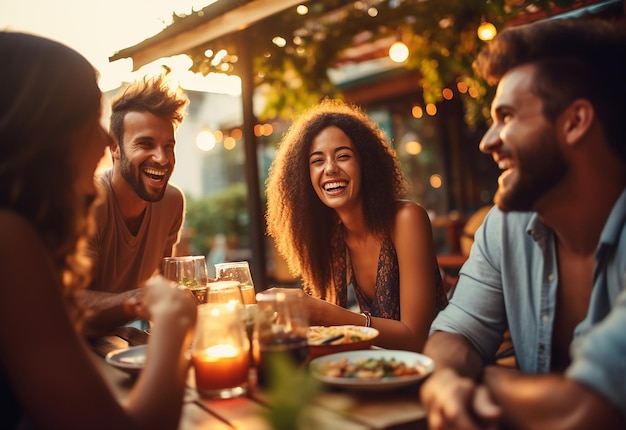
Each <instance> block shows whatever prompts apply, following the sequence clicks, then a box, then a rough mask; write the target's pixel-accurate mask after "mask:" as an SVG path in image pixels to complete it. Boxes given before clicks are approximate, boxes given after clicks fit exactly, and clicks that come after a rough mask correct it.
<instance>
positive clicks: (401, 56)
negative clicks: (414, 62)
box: [389, 40, 409, 63]
mask: <svg viewBox="0 0 626 430" xmlns="http://www.w3.org/2000/svg"><path fill="white" fill-rule="evenodd" d="M389 58H391V60H392V61H394V62H396V63H404V62H405V61H406V60H407V58H409V48H408V46H406V45H405V44H404V42H402V41H401V40H398V41H396V42H394V43H393V44H392V45H391V46H390V47H389Z"/></svg>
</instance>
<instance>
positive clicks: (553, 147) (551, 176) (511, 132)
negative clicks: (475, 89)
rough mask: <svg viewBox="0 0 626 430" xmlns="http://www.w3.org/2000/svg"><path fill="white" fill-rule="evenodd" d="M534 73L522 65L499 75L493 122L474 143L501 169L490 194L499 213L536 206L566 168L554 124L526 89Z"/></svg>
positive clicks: (534, 208) (540, 101)
mask: <svg viewBox="0 0 626 430" xmlns="http://www.w3.org/2000/svg"><path fill="white" fill-rule="evenodd" d="M534 73H535V68H534V67H533V66H532V65H525V66H521V67H517V68H515V69H513V70H511V71H510V72H508V73H507V74H506V75H505V76H504V77H503V78H502V80H501V81H500V83H499V85H498V89H497V91H496V95H495V98H494V100H493V104H492V106H491V117H492V120H493V124H492V125H491V127H490V128H489V130H488V131H487V133H485V136H484V137H483V139H482V141H481V143H480V150H481V151H482V152H484V153H487V154H488V153H490V154H492V156H493V159H494V160H495V162H496V163H497V164H498V167H500V169H502V171H503V172H502V174H501V175H500V177H499V178H498V190H497V192H496V195H495V197H494V202H495V203H496V205H498V207H499V208H500V209H501V210H503V211H527V210H536V209H537V207H538V205H540V203H541V198H542V197H543V196H545V195H546V193H547V192H548V191H549V190H550V189H552V188H553V187H554V186H556V185H557V184H558V183H559V182H560V181H561V179H562V178H563V176H564V175H565V173H566V172H567V163H566V161H565V159H564V157H563V154H562V153H561V150H560V147H559V142H558V139H557V133H556V130H555V127H554V124H553V123H552V122H550V121H549V120H548V119H547V118H546V117H545V115H544V114H543V111H542V109H543V102H542V100H541V99H540V98H539V97H538V96H537V95H535V94H533V93H532V92H531V86H532V82H533V77H534Z"/></svg>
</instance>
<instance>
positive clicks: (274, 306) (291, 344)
mask: <svg viewBox="0 0 626 430" xmlns="http://www.w3.org/2000/svg"><path fill="white" fill-rule="evenodd" d="M256 300H257V309H256V324H255V330H254V341H253V348H254V356H255V359H256V360H257V361H258V362H257V383H258V385H259V387H261V388H268V387H270V386H271V383H272V381H271V380H272V375H273V373H274V372H273V370H272V369H273V366H275V365H276V363H284V362H290V363H291V364H292V365H293V366H294V368H296V369H297V368H303V367H304V365H305V364H306V363H307V361H308V359H309V345H308V339H307V332H308V328H309V319H308V313H307V309H306V306H305V302H304V300H305V293H304V292H303V291H302V290H300V289H295V288H294V289H292V288H273V289H270V290H266V291H262V292H260V293H258V294H257V295H256Z"/></svg>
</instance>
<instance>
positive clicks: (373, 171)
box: [266, 99, 408, 297]
mask: <svg viewBox="0 0 626 430" xmlns="http://www.w3.org/2000/svg"><path fill="white" fill-rule="evenodd" d="M330 126H335V127H337V128H339V129H341V130H342V131H343V132H344V133H345V134H346V135H347V136H348V137H349V138H350V140H351V141H352V144H353V145H354V147H355V150H356V153H357V157H358V160H359V162H360V164H361V172H362V173H361V175H362V178H361V183H362V189H361V194H362V199H363V211H364V214H363V215H364V219H365V224H366V226H367V228H368V229H369V230H370V231H371V232H372V233H373V234H374V235H375V236H378V237H382V236H384V235H387V234H390V232H391V230H392V228H393V224H394V220H395V210H394V209H393V208H395V207H396V202H397V200H398V199H399V198H402V197H404V196H405V195H406V193H407V188H408V184H407V182H406V180H405V179H404V177H403V175H402V173H401V171H400V167H399V163H398V159H397V157H396V153H395V151H394V150H393V149H392V148H391V146H390V143H389V141H388V140H387V138H386V136H385V134H384V132H383V131H382V130H381V129H380V127H378V125H377V124H375V123H374V122H373V121H372V120H371V119H370V118H369V117H368V115H367V114H366V113H365V112H364V111H363V110H362V109H360V108H359V107H357V106H354V105H350V104H346V103H343V102H340V101H336V100H330V99H326V100H323V101H322V102H321V103H319V104H318V105H316V106H314V107H312V108H310V109H309V110H307V111H306V112H305V113H303V114H302V115H301V116H300V117H299V118H298V120H296V121H295V122H294V123H293V124H292V125H291V127H290V128H289V130H288V131H287V132H286V134H285V135H284V136H283V138H282V140H281V142H280V144H279V147H278V150H277V153H276V158H275V160H274V161H273V163H272V165H271V166H270V169H269V177H268V179H267V182H266V185H267V187H266V193H267V214H266V219H267V228H268V234H269V235H270V236H271V237H273V238H274V240H275V242H276V246H277V249H278V251H279V252H280V254H281V255H282V256H283V257H284V258H285V260H286V262H287V265H288V267H289V269H290V271H291V272H292V274H294V275H296V276H302V280H303V283H304V285H305V287H306V288H307V289H309V290H312V291H314V292H316V293H317V294H316V295H318V296H320V297H324V296H325V295H326V294H325V291H326V290H327V289H328V288H332V279H333V276H332V258H333V257H332V255H331V252H330V249H331V242H332V240H333V237H335V234H336V233H337V228H338V223H339V218H338V216H337V215H336V213H335V211H334V210H333V209H331V208H329V207H327V206H326V205H324V204H323V203H322V202H321V201H320V199H319V198H318V196H317V195H316V194H315V191H314V189H313V186H312V184H311V178H310V175H309V161H308V160H309V151H310V148H311V144H312V142H313V140H314V139H315V137H316V136H317V135H318V134H319V133H320V132H321V131H322V130H324V129H325V128H327V127H330Z"/></svg>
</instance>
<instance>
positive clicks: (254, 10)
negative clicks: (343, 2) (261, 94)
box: [109, 0, 308, 70]
mask: <svg viewBox="0 0 626 430" xmlns="http://www.w3.org/2000/svg"><path fill="white" fill-rule="evenodd" d="M221 1H224V0H221ZM307 2H308V0H280V1H277V0H254V1H251V2H249V3H246V4H244V5H242V6H239V7H236V8H234V9H231V10H229V11H227V12H225V13H223V14H221V15H219V16H217V17H214V18H212V19H210V20H208V21H206V22H204V23H202V24H200V25H198V26H196V27H193V28H190V29H184V30H181V31H180V32H174V33H175V34H172V35H169V36H168V37H167V38H160V39H162V40H155V38H152V39H146V40H145V41H143V42H141V43H139V44H137V45H135V46H131V47H129V48H125V49H123V50H121V51H119V52H117V53H115V54H114V55H112V56H111V57H110V58H109V61H115V60H119V59H122V58H128V57H131V58H132V59H133V70H137V69H139V68H140V67H141V66H144V65H146V64H148V63H151V62H153V61H156V60H158V59H159V58H163V57H170V56H173V55H178V54H181V53H184V52H189V51H190V50H192V49H193V48H195V47H197V46H199V45H202V44H204V43H207V42H210V41H213V40H215V39H217V38H219V37H222V36H225V35H227V34H232V33H236V32H239V31H241V30H244V29H246V28H247V27H249V26H250V25H252V24H254V23H255V22H258V21H260V20H262V19H264V18H267V17H268V16H272V15H274V14H276V13H278V12H281V11H283V10H285V9H288V8H290V7H292V6H296V5H299V4H303V3H307ZM175 26H176V23H174V24H173V25H172V26H171V27H175ZM166 30H167V29H166Z"/></svg>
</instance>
